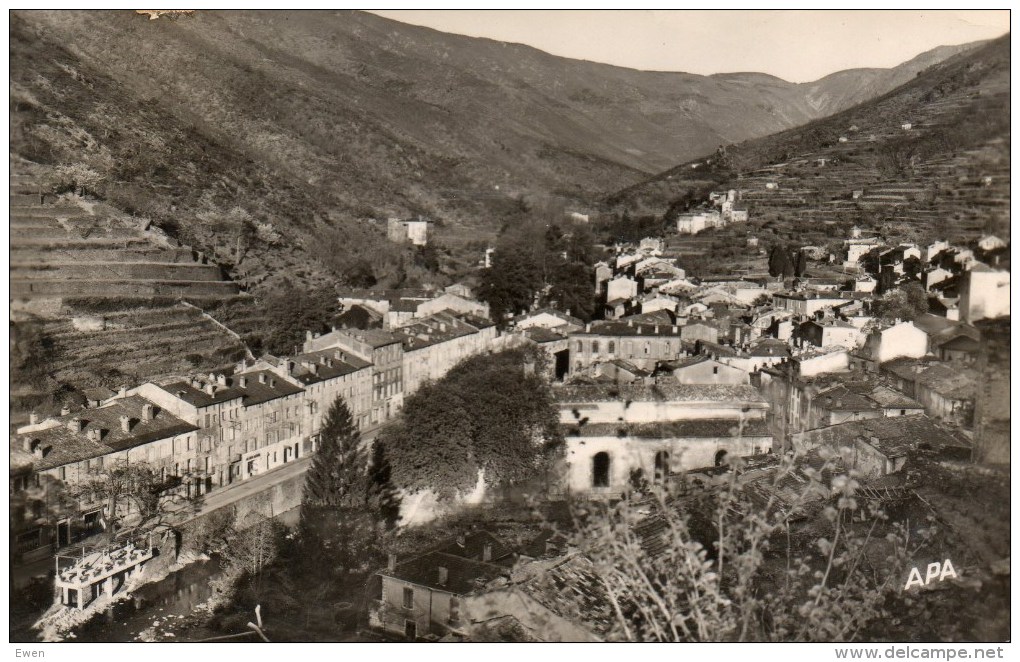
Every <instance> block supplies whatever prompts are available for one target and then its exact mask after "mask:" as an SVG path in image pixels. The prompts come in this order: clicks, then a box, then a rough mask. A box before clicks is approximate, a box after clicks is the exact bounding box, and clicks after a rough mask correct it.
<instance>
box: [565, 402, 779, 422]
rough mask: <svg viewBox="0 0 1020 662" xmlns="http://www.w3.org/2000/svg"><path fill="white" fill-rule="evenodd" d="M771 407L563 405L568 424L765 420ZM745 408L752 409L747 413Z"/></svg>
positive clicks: (727, 404)
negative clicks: (585, 422) (768, 408)
mask: <svg viewBox="0 0 1020 662" xmlns="http://www.w3.org/2000/svg"><path fill="white" fill-rule="evenodd" d="M767 407H768V405H767V404H766V403H764V402H746V401H743V400H731V401H730V400H727V401H679V400H673V401H670V400H645V401H638V402H629V403H628V402H625V401H622V400H604V401H600V402H573V403H572V402H561V403H560V405H559V408H560V422H561V423H564V424H576V423H577V422H578V421H580V420H582V419H588V420H587V422H588V423H618V422H623V423H655V422H659V421H685V420H695V419H697V420H704V419H717V418H723V419H735V420H739V419H741V418H742V419H743V420H761V419H764V418H765V416H766V412H767ZM745 408H746V409H748V411H746V412H743V411H742V410H743V409H745Z"/></svg>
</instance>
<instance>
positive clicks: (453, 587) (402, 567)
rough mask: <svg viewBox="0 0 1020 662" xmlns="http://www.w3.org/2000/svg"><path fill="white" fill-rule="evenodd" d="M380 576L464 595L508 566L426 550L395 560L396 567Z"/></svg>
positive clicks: (482, 584) (479, 587) (500, 574)
mask: <svg viewBox="0 0 1020 662" xmlns="http://www.w3.org/2000/svg"><path fill="white" fill-rule="evenodd" d="M440 568H446V573H447V575H446V581H445V582H443V583H440V581H439V580H440V575H439V569H440ZM379 574H380V575H382V576H383V577H393V578H394V579H399V580H401V581H405V582H409V583H411V584H416V585H418V586H425V587H428V588H430V589H434V590H437V591H445V592H448V593H453V594H455V595H466V594H468V593H472V592H474V591H478V590H481V589H483V588H485V586H486V584H488V583H489V582H490V581H492V580H494V579H496V578H497V577H500V576H502V575H505V574H508V573H507V569H506V568H504V567H502V566H499V565H494V564H492V563H483V562H481V561H475V560H473V559H467V558H464V557H462V556H456V555H454V554H448V553H446V552H429V553H427V554H423V555H421V556H418V557H416V558H413V559H410V560H408V561H404V562H403V563H398V564H397V567H396V569H395V570H393V571H390V570H382V571H380V572H379Z"/></svg>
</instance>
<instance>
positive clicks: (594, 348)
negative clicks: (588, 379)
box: [591, 340, 599, 354]
mask: <svg viewBox="0 0 1020 662" xmlns="http://www.w3.org/2000/svg"><path fill="white" fill-rule="evenodd" d="M591 353H592V354H598V353H599V341H598V340H593V341H591Z"/></svg>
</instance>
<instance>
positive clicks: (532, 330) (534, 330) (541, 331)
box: [522, 326, 567, 343]
mask: <svg viewBox="0 0 1020 662" xmlns="http://www.w3.org/2000/svg"><path fill="white" fill-rule="evenodd" d="M522 333H523V334H524V335H525V336H527V337H528V338H530V339H531V340H533V341H535V342H537V343H547V342H556V341H558V340H566V339H567V337H566V336H564V335H562V334H559V333H556V332H555V331H553V330H552V329H546V328H545V327H541V326H529V327H528V328H526V329H524V330H523V331H522Z"/></svg>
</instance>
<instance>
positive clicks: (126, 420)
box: [120, 416, 131, 432]
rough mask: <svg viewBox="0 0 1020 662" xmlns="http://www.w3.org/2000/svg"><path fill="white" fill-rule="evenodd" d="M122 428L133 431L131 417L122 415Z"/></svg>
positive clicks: (125, 430)
mask: <svg viewBox="0 0 1020 662" xmlns="http://www.w3.org/2000/svg"><path fill="white" fill-rule="evenodd" d="M120 429H121V430H123V431H124V432H131V419H130V418H129V417H127V416H121V417H120Z"/></svg>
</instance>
